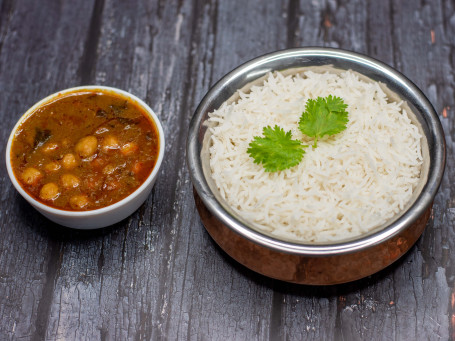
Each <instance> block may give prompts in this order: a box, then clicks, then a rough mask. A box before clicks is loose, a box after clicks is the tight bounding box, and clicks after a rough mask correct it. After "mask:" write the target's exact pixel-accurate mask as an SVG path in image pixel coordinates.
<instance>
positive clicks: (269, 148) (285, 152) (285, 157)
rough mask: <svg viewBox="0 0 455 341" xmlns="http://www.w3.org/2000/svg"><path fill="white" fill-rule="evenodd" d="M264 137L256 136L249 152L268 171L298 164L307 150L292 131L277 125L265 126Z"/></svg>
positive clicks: (255, 161)
mask: <svg viewBox="0 0 455 341" xmlns="http://www.w3.org/2000/svg"><path fill="white" fill-rule="evenodd" d="M263 134H264V137H259V136H255V137H254V139H253V141H251V142H250V145H249V146H250V148H248V150H247V152H248V154H250V156H251V157H252V158H253V159H254V163H257V164H259V163H262V165H263V166H264V169H265V171H266V172H276V171H278V170H284V169H287V168H291V167H293V166H295V165H298V164H299V162H300V161H301V160H302V158H303V154H305V151H304V150H303V147H304V146H303V145H302V143H301V142H300V141H299V140H293V139H292V133H291V131H288V132H285V131H284V130H283V129H282V128H280V127H279V126H277V125H275V127H274V128H272V127H270V126H267V127H264V128H263Z"/></svg>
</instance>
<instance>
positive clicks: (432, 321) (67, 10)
mask: <svg viewBox="0 0 455 341" xmlns="http://www.w3.org/2000/svg"><path fill="white" fill-rule="evenodd" d="M297 46H331V47H340V48H344V49H348V50H353V51H356V52H360V53H365V54H368V55H370V56H372V57H374V58H377V59H379V60H381V61H384V62H386V63H388V64H390V65H392V66H394V67H395V68H397V69H398V70H399V71H401V72H402V73H404V74H405V75H406V76H407V77H408V78H410V79H411V80H412V81H413V82H415V83H416V84H417V85H418V86H419V87H420V88H421V89H422V91H423V92H424V93H425V94H426V95H427V96H428V98H429V99H430V101H431V102H432V103H433V105H434V107H435V109H436V111H437V112H438V113H439V114H440V119H441V122H442V124H443V127H444V131H445V133H446V142H447V169H446V173H445V176H444V180H443V183H442V186H441V189H440V191H439V193H438V195H437V197H436V199H435V203H434V208H433V213H432V216H431V219H430V222H429V224H428V226H427V229H426V231H425V232H424V234H423V236H422V237H421V239H420V240H419V241H418V243H417V244H416V245H415V246H414V247H413V248H412V249H411V251H410V252H409V253H408V254H406V255H405V256H404V257H403V258H402V259H400V260H399V261H398V262H397V263H395V264H393V265H392V266H390V267H389V268H387V269H385V270H383V271H381V272H380V273H378V274H375V275H373V276H371V277H369V278H365V279H363V280H360V281H357V282H354V283H350V284H345V285H339V286H333V287H307V286H298V285H292V284H287V283H282V282H278V281H275V280H272V279H268V278H265V277H262V276H260V275H258V274H255V273H253V272H251V271H250V270H248V269H246V268H244V267H242V266H240V265H239V264H237V263H236V262H235V261H233V260H232V259H230V258H229V257H228V256H227V255H226V254H225V253H224V252H223V251H222V250H220V249H219V248H218V247H217V246H216V245H215V243H214V242H213V241H212V240H211V239H210V237H209V236H208V235H207V233H206V232H205V230H204V229H203V227H202V225H201V222H200V219H199V216H198V215H197V212H196V209H195V206H194V202H193V198H192V186H191V182H190V179H189V175H188V171H187V169H186V164H185V143H186V134H187V129H188V124H189V121H190V119H191V116H192V114H193V112H194V110H195V109H196V107H197V105H198V103H199V101H200V100H201V99H202V97H203V96H204V94H205V93H206V91H207V90H208V89H209V87H210V86H211V85H212V84H214V83H215V82H216V81H217V80H218V79H219V78H220V77H222V76H223V75H224V74H225V73H227V72H228V71H230V70H231V69H232V68H234V67H236V66H237V65H239V64H241V63H243V62H245V61H247V60H249V59H251V58H254V57H256V56H258V55H260V54H263V53H267V52H271V51H275V50H278V49H284V48H287V47H297ZM454 70H455V4H454V2H453V1H450V0H446V1H443V0H434V1H433V0H432V1H430V0H428V1H424V0H422V1H414V0H407V1H401V0H399V1H395V0H389V1H361V0H339V1H335V0H321V1H306V0H300V1H298V0H281V1H279V0H277V1H260V0H251V1H250V0H243V1H239V0H235V1H217V0H207V1H199V0H191V1H181V0H180V1H178V0H170V1H158V0H156V1H139V0H134V1H114V0H94V1H73V2H68V1H33V0H23V1H12V0H0V89H1V91H0V115H1V120H0V134H1V136H0V137H1V140H2V141H4V143H3V144H2V145H1V153H2V155H4V153H5V146H6V143H5V142H6V140H7V139H8V136H9V133H10V131H11V129H12V127H13V126H14V124H15V122H16V121H17V119H18V118H19V117H20V116H21V114H22V113H23V112H24V111H25V110H26V109H27V108H28V107H30V106H31V105H32V104H33V103H35V102H36V101H38V100H39V99H41V98H42V97H44V96H46V95H48V94H50V93H52V92H55V91H57V90H59V89H64V88H67V87H71V86H76V85H82V84H102V85H109V86H115V87H119V88H122V89H125V90H127V91H130V92H132V93H133V94H135V95H137V96H139V97H140V98H142V99H144V100H145V101H146V102H147V103H148V104H150V106H151V107H152V108H154V110H155V111H156V113H157V115H158V116H159V117H160V119H161V121H162V123H163V126H164V130H165V135H166V136H165V138H166V158H165V162H164V163H163V166H162V169H161V173H160V176H159V178H158V180H157V183H156V185H155V187H154V189H153V191H152V194H151V195H150V197H149V199H148V200H147V202H146V203H144V205H142V206H141V208H140V209H139V210H138V211H137V212H135V213H134V214H133V215H132V216H131V217H129V218H127V219H125V220H124V221H122V222H120V223H118V224H116V225H115V226H112V227H109V228H105V229H101V230H99V231H85V232H83V231H82V232H81V231H74V230H70V229H66V228H62V227H60V226H58V225H55V224H53V223H51V222H50V221H48V220H47V219H45V218H44V217H42V216H41V215H40V214H38V213H37V212H35V211H34V210H33V209H32V208H31V207H30V206H29V205H28V204H27V203H26V202H25V200H23V199H22V198H21V197H20V196H19V194H17V193H16V191H15V190H14V189H13V188H12V185H11V183H10V181H9V179H8V175H7V172H6V167H5V165H4V163H1V164H0V205H1V210H0V222H1V224H0V235H1V236H2V238H0V339H1V340H16V339H31V340H43V339H46V340H55V339H58V340H63V339H65V340H92V339H94V340H97V339H101V340H114V339H117V340H123V339H135V340H159V339H170V340H175V339H178V340H182V339H183V340H184V339H190V340H222V339H225V340H368V339H371V340H449V339H451V340H455V254H454V253H452V252H451V251H452V250H454V249H455V224H454V221H455V194H454V191H455V187H454V184H453V182H454V179H455V163H454V162H455V161H454V160H455V145H454V136H455V135H454V134H455V99H454V98H455V96H454V95H455V94H454V89H455V77H454V76H455V71H454Z"/></svg>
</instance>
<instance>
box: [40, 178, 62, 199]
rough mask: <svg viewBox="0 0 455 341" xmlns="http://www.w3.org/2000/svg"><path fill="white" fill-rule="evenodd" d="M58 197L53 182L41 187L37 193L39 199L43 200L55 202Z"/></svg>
mask: <svg viewBox="0 0 455 341" xmlns="http://www.w3.org/2000/svg"><path fill="white" fill-rule="evenodd" d="M59 195H60V191H59V189H58V186H57V185H56V184H55V183H53V182H49V183H47V184H45V185H44V186H43V187H41V190H40V192H39V197H40V198H41V199H43V200H55V199H57V198H58V196H59Z"/></svg>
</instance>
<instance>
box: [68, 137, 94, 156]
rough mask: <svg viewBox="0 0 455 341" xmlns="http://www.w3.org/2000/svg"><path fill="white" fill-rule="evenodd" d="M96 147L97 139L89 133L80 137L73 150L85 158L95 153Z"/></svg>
mask: <svg viewBox="0 0 455 341" xmlns="http://www.w3.org/2000/svg"><path fill="white" fill-rule="evenodd" d="M97 148H98V140H97V138H96V137H95V136H93V135H90V136H86V137H83V138H81V139H80V140H79V141H78V142H77V143H76V146H75V147H74V151H75V152H76V153H78V154H79V155H80V156H81V157H83V158H86V157H89V156H92V155H93V154H95V152H96V149H97Z"/></svg>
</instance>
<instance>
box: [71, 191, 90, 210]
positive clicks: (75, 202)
mask: <svg viewBox="0 0 455 341" xmlns="http://www.w3.org/2000/svg"><path fill="white" fill-rule="evenodd" d="M88 204H89V201H88V198H87V196H86V195H83V194H82V195H74V196H72V197H71V198H70V205H71V207H72V208H73V209H75V210H81V209H83V208H84V207H86V206H87V205H88Z"/></svg>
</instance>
